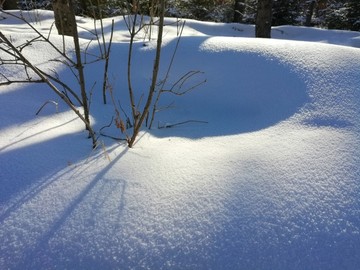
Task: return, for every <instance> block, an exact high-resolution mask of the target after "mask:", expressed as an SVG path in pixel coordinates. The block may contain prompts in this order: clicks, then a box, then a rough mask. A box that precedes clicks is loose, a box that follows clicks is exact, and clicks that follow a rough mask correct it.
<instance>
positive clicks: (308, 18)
mask: <svg viewBox="0 0 360 270" xmlns="http://www.w3.org/2000/svg"><path fill="white" fill-rule="evenodd" d="M315 3H316V1H315V0H313V1H311V2H310V4H309V9H308V10H307V12H306V20H305V26H311V18H312V16H313V14H314V8H315Z"/></svg>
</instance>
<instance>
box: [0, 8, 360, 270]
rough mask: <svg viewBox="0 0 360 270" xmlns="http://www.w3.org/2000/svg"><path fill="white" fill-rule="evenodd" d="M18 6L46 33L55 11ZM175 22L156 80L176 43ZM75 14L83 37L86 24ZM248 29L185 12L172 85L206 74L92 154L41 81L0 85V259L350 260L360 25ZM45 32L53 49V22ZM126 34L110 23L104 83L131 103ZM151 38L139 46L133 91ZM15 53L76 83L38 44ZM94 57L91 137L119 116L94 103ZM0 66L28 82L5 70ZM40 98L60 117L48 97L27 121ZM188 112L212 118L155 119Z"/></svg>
mask: <svg viewBox="0 0 360 270" xmlns="http://www.w3.org/2000/svg"><path fill="white" fill-rule="evenodd" d="M24 14H25V16H28V15H29V14H30V15H31V18H33V19H34V22H35V26H36V27H37V29H39V30H40V31H41V32H42V33H44V34H46V35H47V34H48V33H49V29H50V28H51V24H52V23H53V17H52V13H51V12H46V11H35V12H30V13H29V14H28V13H24ZM0 16H1V17H7V16H6V15H4V14H0ZM174 22H175V19H167V23H168V25H167V26H166V27H165V35H164V39H165V40H164V48H163V55H162V69H161V75H160V78H163V77H164V74H165V72H166V69H167V66H168V64H169V62H170V59H171V56H172V54H173V52H174V48H175V46H176V42H177V36H176V33H177V31H178V28H177V24H175V23H174ZM78 23H79V31H80V35H81V37H82V44H83V45H84V47H85V46H86V45H88V41H89V40H90V39H91V38H93V36H92V35H91V33H90V32H89V31H87V29H94V24H93V21H92V20H89V19H85V18H78ZM104 23H105V29H106V31H107V33H106V34H107V35H106V36H107V37H108V36H109V29H110V24H111V20H110V19H109V20H105V22H104ZM154 30H155V29H154ZM0 31H1V32H3V33H4V34H6V35H7V36H8V37H10V36H11V39H12V40H13V41H14V42H15V43H17V44H21V43H22V42H24V41H25V40H30V39H31V38H32V37H34V34H32V33H31V31H29V30H28V28H27V26H26V25H25V24H24V23H22V22H20V21H18V20H15V19H13V18H7V19H3V20H1V21H0ZM253 35H254V27H253V26H248V25H241V24H215V23H208V22H198V21H193V20H188V21H187V23H186V26H185V29H184V32H183V36H182V38H181V40H180V45H179V49H178V51H177V54H176V56H175V59H174V65H173V67H172V69H171V71H170V74H169V83H168V86H171V84H172V83H174V82H176V80H177V79H179V78H180V77H181V76H182V75H183V74H185V73H186V72H188V71H191V70H194V71H201V72H203V73H199V74H198V75H197V76H194V77H193V79H192V80H191V81H190V82H188V83H189V85H192V84H193V85H194V84H197V83H198V82H201V81H203V80H205V79H206V83H205V84H201V85H200V86H199V87H198V88H196V89H194V90H193V91H192V92H189V93H187V94H186V95H184V96H180V97H174V96H170V95H164V96H163V99H162V101H161V105H164V106H166V105H168V104H169V103H171V102H172V101H174V102H175V103H174V108H173V109H169V110H165V111H162V112H160V113H158V115H157V116H156V124H155V128H154V129H152V130H150V131H148V130H144V131H143V132H142V133H141V134H140V136H139V139H138V141H137V143H136V144H135V146H134V148H131V149H129V148H127V147H126V145H125V144H124V143H122V142H117V141H114V140H112V139H110V138H106V137H99V142H100V145H103V146H102V147H100V146H99V147H98V148H97V149H96V150H91V142H90V140H88V139H87V138H86V137H87V136H86V132H85V131H84V129H83V125H82V123H81V122H80V121H79V120H77V119H76V115H75V114H74V113H73V112H72V111H69V110H68V109H67V107H66V106H65V104H64V103H62V102H61V100H59V98H58V97H57V96H55V95H54V94H53V93H52V92H51V90H49V89H48V88H47V87H46V86H45V85H40V84H28V85H26V84H11V85H8V86H3V87H1V88H0V243H1V244H0V269H358V267H359V265H360V195H359V194H360V190H359V187H360V151H359V150H360V149H359V148H360V49H359V48H358V47H360V33H358V32H347V31H328V30H323V29H313V28H305V27H292V26H281V27H275V28H274V29H273V37H274V38H273V39H271V40H264V39H254V38H252V37H253ZM154 36H155V35H154ZM51 40H52V41H53V42H54V43H55V44H58V46H59V47H60V48H62V45H63V43H62V38H61V37H58V36H57V35H55V31H54V30H53V34H52V35H51ZM65 41H66V49H67V50H69V51H70V50H71V39H66V40H65ZM128 42H129V34H128V32H127V29H126V28H125V24H124V21H123V19H122V18H121V17H118V18H115V33H114V44H113V46H112V54H111V60H110V65H111V67H110V68H111V71H110V82H111V85H112V88H113V91H114V96H115V98H116V99H118V100H119V101H120V102H121V103H122V107H123V109H124V110H125V111H127V112H129V106H128V103H127V102H126V100H127V97H126V94H127V83H126V62H127V58H126V57H127V50H128ZM155 43H156V41H155V40H150V41H148V40H147V39H143V38H141V37H139V38H138V39H137V40H136V43H135V55H134V63H133V67H134V68H133V72H134V75H133V84H134V88H135V89H136V91H137V93H138V94H137V95H138V97H140V96H141V94H142V93H143V92H145V91H146V89H148V85H149V81H150V77H151V72H152V70H151V65H152V63H153V60H152V59H153V55H154V46H155ZM96 51H97V44H96V42H92V43H91V44H90V46H89V47H88V52H89V53H92V52H94V53H96ZM24 53H25V54H26V55H27V56H28V57H29V58H30V59H32V61H34V62H36V63H38V66H39V67H41V68H43V69H47V70H56V71H57V74H58V75H59V76H60V77H61V78H63V80H64V81H66V82H68V83H69V84H70V85H73V86H75V85H76V84H75V83H74V80H75V79H74V77H73V76H72V74H71V72H70V71H69V70H68V69H66V68H65V67H62V66H61V65H60V63H58V62H54V61H49V59H52V57H54V52H53V51H52V50H50V49H49V48H48V46H47V45H46V44H45V43H40V42H34V43H33V46H32V47H31V48H30V47H28V48H26V49H24ZM3 56H4V55H3V54H2V53H1V52H0V57H3ZM102 67H103V63H95V64H91V65H87V66H86V75H87V81H86V83H87V86H88V88H89V89H90V88H92V86H93V84H94V82H96V84H95V87H94V88H93V89H94V90H93V95H92V100H91V111H92V121H93V123H94V128H95V130H96V132H97V133H98V134H99V130H100V128H101V127H104V126H106V125H108V124H109V123H110V120H111V117H112V116H113V115H114V108H113V105H111V104H108V105H102V103H101V83H102V82H101V79H102ZM0 73H2V74H6V75H7V76H8V78H16V77H20V76H22V75H21V73H19V71H18V70H16V69H15V68H14V67H13V66H4V65H2V66H0ZM1 79H3V78H1ZM47 100H54V101H56V102H59V112H58V113H56V110H55V107H54V106H52V104H49V105H47V106H46V107H45V108H44V110H42V111H41V112H40V114H39V115H38V116H35V112H36V111H37V110H38V109H39V107H40V106H41V105H42V104H43V103H44V102H45V101H47ZM188 120H196V121H206V122H207V123H203V122H196V121H192V122H188V123H186V124H183V125H176V126H175V127H172V128H166V129H165V128H163V129H157V126H158V124H159V125H160V126H163V125H166V124H176V123H179V122H183V121H188ZM103 131H104V132H106V133H107V134H111V135H114V136H120V132H119V131H118V130H116V129H115V128H111V127H110V128H106V129H104V130H103Z"/></svg>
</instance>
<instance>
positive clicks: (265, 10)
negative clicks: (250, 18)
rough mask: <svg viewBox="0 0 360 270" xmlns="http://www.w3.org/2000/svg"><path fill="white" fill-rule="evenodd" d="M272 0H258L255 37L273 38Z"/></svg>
mask: <svg viewBox="0 0 360 270" xmlns="http://www.w3.org/2000/svg"><path fill="white" fill-rule="evenodd" d="M271 20H272V0H258V5H257V13H256V22H255V24H256V25H255V36H256V37H260V38H271Z"/></svg>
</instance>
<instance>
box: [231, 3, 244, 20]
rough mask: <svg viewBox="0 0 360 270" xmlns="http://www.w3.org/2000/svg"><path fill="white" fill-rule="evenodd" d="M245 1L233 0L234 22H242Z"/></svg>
mask: <svg viewBox="0 0 360 270" xmlns="http://www.w3.org/2000/svg"><path fill="white" fill-rule="evenodd" d="M244 2H245V0H235V4H234V22H238V23H240V22H242V20H243V16H244V11H245V3H244Z"/></svg>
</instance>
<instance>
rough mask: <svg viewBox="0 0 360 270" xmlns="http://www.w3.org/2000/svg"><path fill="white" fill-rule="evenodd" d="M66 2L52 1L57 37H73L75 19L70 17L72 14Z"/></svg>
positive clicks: (66, 0) (65, 0)
mask: <svg viewBox="0 0 360 270" xmlns="http://www.w3.org/2000/svg"><path fill="white" fill-rule="evenodd" d="M71 8H72V6H70V5H69V1H68V0H54V1H53V10H54V17H55V26H56V28H57V30H58V33H59V35H65V36H73V35H74V33H73V29H74V26H75V27H76V21H75V17H74V16H71V14H73V13H74V11H73V10H71Z"/></svg>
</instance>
